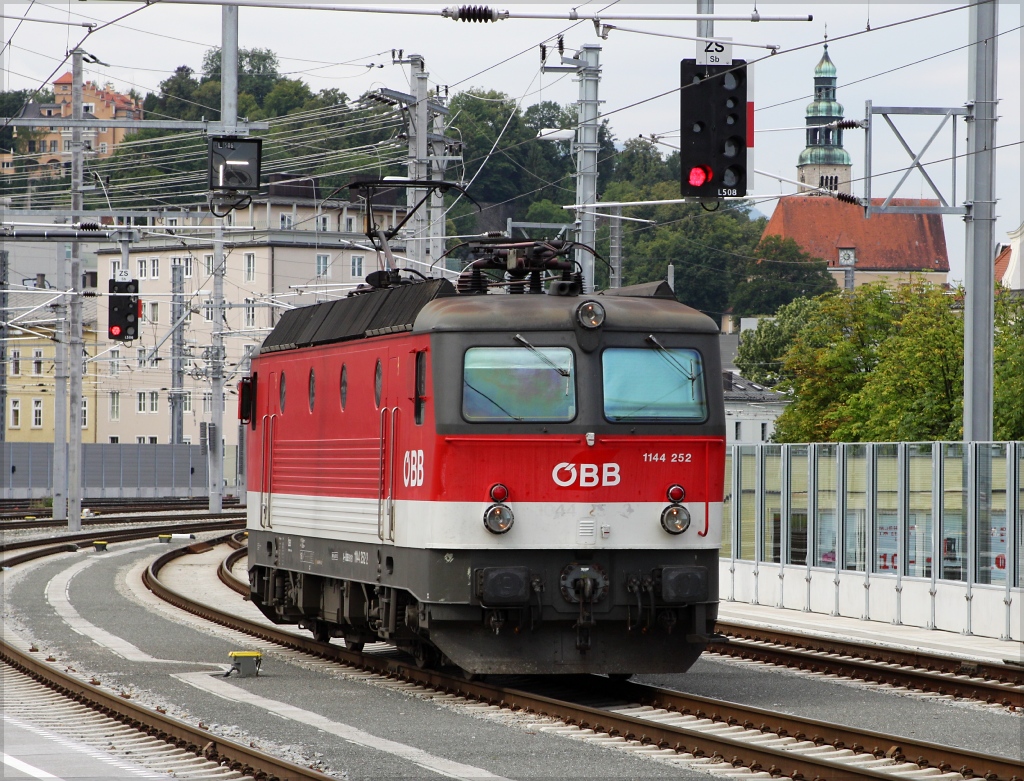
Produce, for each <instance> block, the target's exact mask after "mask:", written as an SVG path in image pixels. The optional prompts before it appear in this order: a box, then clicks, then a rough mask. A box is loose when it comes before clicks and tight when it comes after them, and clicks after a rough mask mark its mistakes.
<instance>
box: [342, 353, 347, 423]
mask: <svg viewBox="0 0 1024 781" xmlns="http://www.w3.org/2000/svg"><path fill="white" fill-rule="evenodd" d="M346 401H348V367H347V366H346V365H345V364H342V365H341V411H342V412H344V411H345V402H346Z"/></svg>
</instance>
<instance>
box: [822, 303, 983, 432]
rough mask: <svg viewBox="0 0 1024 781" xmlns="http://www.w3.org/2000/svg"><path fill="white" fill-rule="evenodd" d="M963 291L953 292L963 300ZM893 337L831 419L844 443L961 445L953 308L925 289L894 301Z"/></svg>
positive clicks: (960, 360)
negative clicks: (945, 442)
mask: <svg viewBox="0 0 1024 781" xmlns="http://www.w3.org/2000/svg"><path fill="white" fill-rule="evenodd" d="M962 293H963V291H962V290H960V291H957V294H958V295H957V297H958V298H961V297H962ZM893 297H894V299H895V305H896V307H895V311H894V312H893V315H894V319H893V323H892V330H891V333H890V334H889V337H888V338H887V339H886V340H885V343H884V346H883V349H882V350H880V351H879V361H878V363H877V365H876V366H875V369H874V371H872V372H871V373H870V374H869V375H868V376H867V378H866V381H865V382H864V384H863V386H862V387H861V389H860V390H859V391H858V392H857V393H855V394H854V395H853V396H852V397H851V398H850V399H848V400H847V402H846V405H845V406H846V413H845V415H843V416H836V417H837V419H839V421H840V422H839V425H838V426H837V427H836V429H835V432H834V435H833V436H834V438H835V439H836V441H842V442H896V441H907V442H916V441H922V440H924V441H927V440H957V439H961V438H962V437H963V392H964V379H963V369H964V331H963V317H962V313H961V312H960V311H957V310H956V309H954V304H955V300H954V299H953V298H952V297H951V296H950V295H949V294H948V293H947V292H946V291H945V290H943V289H942V288H939V287H936V286H934V285H929V284H925V283H914V284H911V285H903V286H900V287H899V288H897V289H896V291H895V292H894V293H893Z"/></svg>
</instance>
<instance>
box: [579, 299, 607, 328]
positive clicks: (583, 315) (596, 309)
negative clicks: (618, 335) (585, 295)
mask: <svg viewBox="0 0 1024 781" xmlns="http://www.w3.org/2000/svg"><path fill="white" fill-rule="evenodd" d="M576 319H577V320H578V321H579V324H580V325H582V326H583V327H584V328H600V327H601V326H602V325H603V324H604V307H603V306H601V305H600V304H599V303H597V302H596V301H584V302H583V303H582V304H580V305H579V306H578V307H576Z"/></svg>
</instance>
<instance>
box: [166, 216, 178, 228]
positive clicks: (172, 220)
mask: <svg viewBox="0 0 1024 781" xmlns="http://www.w3.org/2000/svg"><path fill="white" fill-rule="evenodd" d="M166 224H167V225H168V226H169V227H171V228H173V227H175V226H176V225H177V224H178V218H177V217H168V218H167V221H166Z"/></svg>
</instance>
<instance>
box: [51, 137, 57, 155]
mask: <svg viewBox="0 0 1024 781" xmlns="http://www.w3.org/2000/svg"><path fill="white" fill-rule="evenodd" d="M50 151H51V152H53V153H54V154H56V153H57V141H56V139H53V140H51V141H50Z"/></svg>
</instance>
